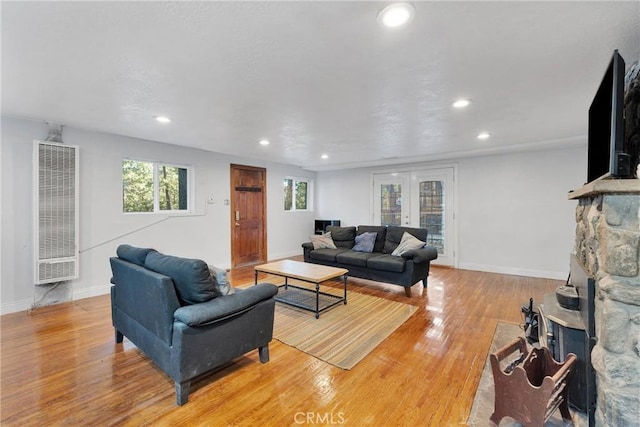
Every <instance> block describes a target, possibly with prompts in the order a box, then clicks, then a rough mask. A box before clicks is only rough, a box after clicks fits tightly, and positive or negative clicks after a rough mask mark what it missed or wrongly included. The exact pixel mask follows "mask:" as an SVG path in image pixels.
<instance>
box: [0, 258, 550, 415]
mask: <svg viewBox="0 0 640 427" xmlns="http://www.w3.org/2000/svg"><path fill="white" fill-rule="evenodd" d="M230 278H231V282H232V283H233V284H235V285H238V284H241V283H247V282H251V281H253V269H252V268H250V267H249V268H247V267H245V268H241V269H236V270H233V271H232V272H231V273H230ZM277 280H279V279H275V278H274V280H269V279H268V278H267V279H264V277H263V276H261V280H260V281H272V282H273V283H279V282H278V281H277ZM560 284H561V282H560V281H556V280H546V279H535V278H527V277H519V276H507V275H500V274H491V273H481V272H474V271H466V270H456V269H450V268H442V267H432V272H431V275H430V277H429V287H428V288H427V289H425V290H423V289H422V285H421V284H416V285H415V286H414V287H413V289H412V291H413V297H412V298H411V299H409V298H407V297H406V296H405V294H404V290H403V288H401V287H399V286H393V285H385V284H381V283H377V282H369V281H363V280H359V279H355V278H350V279H349V291H350V292H360V293H365V294H369V295H375V296H380V297H383V298H389V299H392V300H395V301H401V302H405V303H409V304H413V305H416V306H418V307H419V309H418V311H417V313H416V314H414V315H413V316H412V317H411V318H410V319H409V320H408V321H407V322H406V323H404V324H403V325H402V326H401V327H400V328H399V329H398V330H397V331H396V332H395V333H394V334H392V335H391V336H390V337H389V338H388V339H387V340H385V341H384V342H383V343H382V344H381V345H379V346H378V347H377V348H376V349H375V350H374V351H373V352H372V353H370V354H369V355H368V356H367V357H366V358H365V359H364V360H363V361H362V362H360V363H359V364H358V365H357V366H356V367H355V368H354V369H352V370H350V371H346V370H341V369H339V368H336V367H333V366H331V365H328V364H326V363H324V362H322V361H319V360H317V359H315V358H313V357H311V356H308V355H306V354H305V353H302V352H300V351H298V350H296V349H294V348H291V347H288V346H286V345H284V344H282V343H280V342H278V341H276V340H274V341H273V342H272V343H271V346H270V353H271V360H270V362H269V363H267V364H261V363H260V362H259V359H258V352H257V350H256V351H252V352H250V353H248V354H247V355H245V356H243V357H240V358H238V359H235V360H234V361H233V362H231V363H229V364H227V365H225V366H224V367H222V368H221V369H220V370H218V371H217V372H215V373H213V374H212V375H209V376H207V377H204V378H202V379H200V380H199V381H197V382H195V384H194V385H193V386H192V392H191V394H190V396H189V402H188V403H187V404H186V405H184V406H182V407H179V406H176V404H175V395H174V386H173V382H172V381H171V380H170V379H169V377H168V376H166V375H165V374H164V373H163V372H161V371H160V370H159V369H157V368H156V367H155V366H154V365H153V364H152V363H151V362H150V361H149V359H147V358H146V357H145V356H144V355H143V354H141V353H140V352H139V351H138V350H137V348H136V347H135V346H133V345H132V344H131V343H130V342H129V341H128V340H126V339H125V342H124V344H123V345H116V344H115V342H114V336H113V335H114V334H113V328H112V326H111V309H110V299H109V296H108V295H104V296H99V297H94V298H87V299H82V300H78V301H75V302H73V303H65V304H60V305H56V306H52V307H45V308H41V309H38V310H35V311H33V312H30V313H28V312H20V313H13V314H8V315H4V316H2V317H1V318H0V321H1V332H2V337H1V343H2V349H1V356H2V358H1V375H2V376H1V397H2V404H1V408H0V409H1V413H0V423H1V424H2V425H3V426H10V425H20V426H35V425H92V426H93V425H171V426H175V425H189V426H192V425H207V426H218V425H241V426H253V425H263V426H272V425H273V426H282V425H331V424H333V425H351V426H353V425H356V426H359V425H375V426H383V425H384V426H395V425H403V426H459V425H465V423H466V420H467V417H468V415H469V412H470V410H471V405H472V402H473V398H474V395H475V391H476V387H477V385H478V382H479V379H480V375H481V373H482V368H483V364H484V362H485V359H486V356H487V350H488V348H489V345H490V343H491V340H492V337H493V332H494V328H495V326H496V323H497V322H498V321H504V322H511V323H520V322H521V314H520V306H521V305H522V304H523V303H525V302H527V301H528V299H529V297H533V298H534V299H535V300H538V301H539V300H542V297H543V294H545V293H547V292H552V291H553V290H554V289H555V288H556V287H557V286H558V285H560ZM335 286H340V284H339V283H336V284H335Z"/></svg>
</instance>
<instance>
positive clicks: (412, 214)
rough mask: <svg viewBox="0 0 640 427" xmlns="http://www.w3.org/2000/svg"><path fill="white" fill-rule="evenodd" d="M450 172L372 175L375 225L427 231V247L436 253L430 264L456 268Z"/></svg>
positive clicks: (451, 168)
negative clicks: (430, 247) (436, 251)
mask: <svg viewBox="0 0 640 427" xmlns="http://www.w3.org/2000/svg"><path fill="white" fill-rule="evenodd" d="M454 172H455V171H454V168H453V167H443V168H434V169H427V170H417V171H407V172H393V173H381V174H374V175H373V188H374V190H373V191H374V194H373V220H374V223H375V224H381V225H397V226H403V227H420V228H426V229H427V230H429V233H428V235H427V244H428V245H429V246H433V247H435V248H436V249H437V250H438V259H437V260H436V261H435V262H434V264H444V265H453V266H456V265H457V262H456V253H455V244H456V227H455V224H454V222H455V186H454Z"/></svg>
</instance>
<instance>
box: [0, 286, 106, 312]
mask: <svg viewBox="0 0 640 427" xmlns="http://www.w3.org/2000/svg"><path fill="white" fill-rule="evenodd" d="M109 289H111V285H108V286H106V287H105V286H93V287H91V288H85V289H81V290H79V291H75V290H74V291H73V294H72V300H73V301H75V300H79V299H82V298H89V297H97V296H99V295H105V294H108V293H109ZM61 302H68V301H61ZM31 308H33V299H32V298H27V299H22V300H19V301H12V302H8V303H3V304H0V314H9V313H16V312H18V311H25V310H29V309H31Z"/></svg>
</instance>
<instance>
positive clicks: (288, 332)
mask: <svg viewBox="0 0 640 427" xmlns="http://www.w3.org/2000/svg"><path fill="white" fill-rule="evenodd" d="M333 291H335V293H336V294H338V293H339V290H335V289H333V290H332V292H333ZM416 310H417V307H415V306H412V305H409V304H403V303H400V302H395V301H389V300H386V299H383V298H378V297H373V296H369V295H364V294H359V293H356V292H349V293H348V294H347V304H346V305H344V304H339V305H336V306H334V307H332V308H330V309H328V310H327V311H324V312H322V313H321V314H320V318H319V319H316V318H315V315H314V314H313V313H312V312H309V311H304V310H299V309H297V308H294V307H289V306H286V305H284V304H281V303H278V302H276V316H275V324H274V332H273V335H274V338H276V339H277V340H278V341H281V342H282V343H284V344H287V345H290V346H292V347H295V348H297V349H299V350H302V351H304V352H305V353H307V354H310V355H312V356H314V357H317V358H318V359H320V360H323V361H325V362H327V363H330V364H332V365H334V366H337V367H339V368H342V369H351V368H353V367H354V366H355V365H356V364H357V363H358V362H360V361H361V360H362V359H364V358H365V356H366V355H367V354H369V353H370V352H371V351H372V350H373V349H374V348H376V346H378V344H380V343H381V342H382V341H384V340H385V339H386V338H387V337H388V336H389V335H391V334H392V333H393V332H394V331H395V330H396V329H397V328H398V327H399V326H400V325H402V324H403V323H404V322H405V321H406V320H407V319H409V317H411V315H412V314H413V313H415V312H416Z"/></svg>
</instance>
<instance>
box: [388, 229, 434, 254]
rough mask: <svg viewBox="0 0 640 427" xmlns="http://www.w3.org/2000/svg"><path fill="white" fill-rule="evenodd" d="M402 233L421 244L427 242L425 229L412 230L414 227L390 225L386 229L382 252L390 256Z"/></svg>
mask: <svg viewBox="0 0 640 427" xmlns="http://www.w3.org/2000/svg"><path fill="white" fill-rule="evenodd" d="M404 233H409V234H411V235H412V236H413V237H415V238H417V239H418V240H422V241H423V242H426V241H427V229H426V228H414V227H397V226H392V225H390V226H389V227H388V228H387V237H386V238H385V241H384V250H383V251H382V252H384V253H385V254H390V253H392V252H393V251H395V250H396V248H397V247H398V245H399V244H400V241H401V240H402V236H403V235H404Z"/></svg>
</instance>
